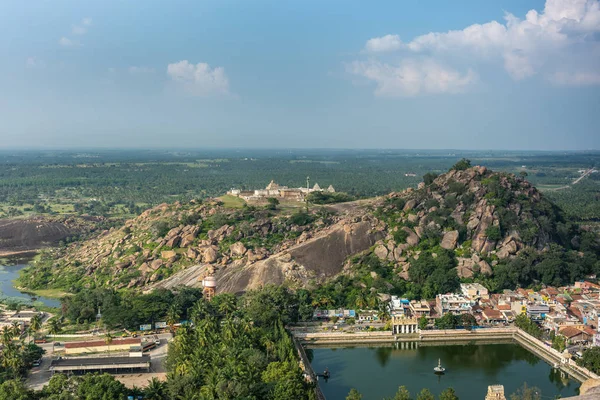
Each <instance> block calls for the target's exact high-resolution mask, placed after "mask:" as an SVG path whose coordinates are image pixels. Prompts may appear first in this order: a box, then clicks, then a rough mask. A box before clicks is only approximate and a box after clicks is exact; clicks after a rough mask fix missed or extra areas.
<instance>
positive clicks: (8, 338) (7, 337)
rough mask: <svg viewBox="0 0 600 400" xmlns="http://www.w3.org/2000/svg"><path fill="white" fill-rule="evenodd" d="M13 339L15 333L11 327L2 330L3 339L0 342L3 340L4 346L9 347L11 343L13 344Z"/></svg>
mask: <svg viewBox="0 0 600 400" xmlns="http://www.w3.org/2000/svg"><path fill="white" fill-rule="evenodd" d="M12 339H13V331H12V329H11V328H10V327H8V326H4V327H3V328H2V337H1V339H0V340H2V344H3V345H4V346H7V345H8V344H9V343H11V342H12Z"/></svg>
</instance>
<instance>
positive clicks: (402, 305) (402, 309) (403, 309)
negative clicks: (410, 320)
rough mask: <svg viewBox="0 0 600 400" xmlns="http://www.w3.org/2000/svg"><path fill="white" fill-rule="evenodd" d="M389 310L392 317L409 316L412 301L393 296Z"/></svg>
mask: <svg viewBox="0 0 600 400" xmlns="http://www.w3.org/2000/svg"><path fill="white" fill-rule="evenodd" d="M389 310H390V314H392V315H405V316H408V314H409V313H410V301H408V299H402V298H400V297H398V296H392V297H391V299H390V303H389Z"/></svg>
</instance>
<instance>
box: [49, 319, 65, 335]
mask: <svg viewBox="0 0 600 400" xmlns="http://www.w3.org/2000/svg"><path fill="white" fill-rule="evenodd" d="M48 324H49V326H50V327H49V330H48V331H49V332H50V333H51V334H52V335H56V334H58V333H60V331H61V330H62V323H61V322H60V320H59V319H58V318H57V317H54V318H52V319H51V320H50V321H48Z"/></svg>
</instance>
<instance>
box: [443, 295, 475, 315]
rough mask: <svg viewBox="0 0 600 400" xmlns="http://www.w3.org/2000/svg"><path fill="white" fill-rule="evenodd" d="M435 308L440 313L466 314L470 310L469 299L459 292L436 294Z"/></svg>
mask: <svg viewBox="0 0 600 400" xmlns="http://www.w3.org/2000/svg"><path fill="white" fill-rule="evenodd" d="M435 309H436V311H437V312H438V313H439V314H440V315H444V314H446V313H452V314H456V315H460V314H467V313H470V312H471V310H472V304H471V300H469V299H467V298H466V297H464V296H461V295H460V294H438V295H437V296H436V298H435Z"/></svg>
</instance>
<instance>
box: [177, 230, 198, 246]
mask: <svg viewBox="0 0 600 400" xmlns="http://www.w3.org/2000/svg"><path fill="white" fill-rule="evenodd" d="M194 239H196V236H195V235H193V234H191V233H189V234H187V235H185V236H184V237H183V239H181V243H180V244H179V247H189V246H190V245H191V244H192V243H194Z"/></svg>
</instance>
